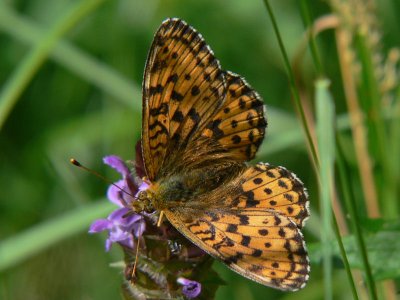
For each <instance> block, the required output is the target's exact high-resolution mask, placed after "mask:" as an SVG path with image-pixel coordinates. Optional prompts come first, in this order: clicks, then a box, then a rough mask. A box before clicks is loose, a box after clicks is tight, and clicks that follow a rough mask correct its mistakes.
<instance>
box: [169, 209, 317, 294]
mask: <svg viewBox="0 0 400 300" xmlns="http://www.w3.org/2000/svg"><path fill="white" fill-rule="evenodd" d="M165 213H166V216H167V218H168V220H169V221H170V222H171V223H172V224H173V225H174V226H175V227H176V228H177V229H178V230H179V231H180V232H181V233H182V234H183V235H185V236H186V237H187V238H188V239H189V240H191V241H192V242H193V243H194V244H196V245H197V246H199V247H200V248H202V249H203V250H204V251H206V252H208V253H209V254H211V255H212V256H214V257H215V258H218V259H220V260H221V261H222V262H224V263H225V264H226V265H227V266H228V267H229V268H231V269H232V270H234V271H236V272H238V273H239V274H241V275H243V276H245V277H248V278H250V279H252V280H254V281H256V282H259V283H261V284H263V285H266V286H270V287H273V288H278V289H281V290H292V291H295V290H298V289H300V288H302V287H304V285H305V283H306V282H307V280H308V274H309V270H310V268H309V261H308V256H307V251H306V248H305V244H304V241H303V236H302V234H301V232H300V230H299V228H298V227H297V226H296V224H295V223H294V222H293V221H292V220H290V218H288V217H286V216H284V215H281V214H279V213H276V212H274V211H268V210H266V211H254V210H235V211H232V210H231V211H227V210H225V211H224V210H220V211H212V212H208V213H204V214H203V215H202V216H201V217H198V218H188V216H187V215H185V214H182V213H181V212H177V211H175V212H173V213H171V212H165Z"/></svg>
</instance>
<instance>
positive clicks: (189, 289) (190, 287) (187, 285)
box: [176, 277, 201, 299]
mask: <svg viewBox="0 0 400 300" xmlns="http://www.w3.org/2000/svg"><path fill="white" fill-rule="evenodd" d="M176 282H178V283H179V284H181V285H183V287H182V293H183V294H184V295H185V296H186V297H187V298H189V299H192V298H196V297H197V296H198V295H200V293H201V284H200V282H197V281H193V280H189V279H186V278H183V277H179V278H178V279H177V280H176Z"/></svg>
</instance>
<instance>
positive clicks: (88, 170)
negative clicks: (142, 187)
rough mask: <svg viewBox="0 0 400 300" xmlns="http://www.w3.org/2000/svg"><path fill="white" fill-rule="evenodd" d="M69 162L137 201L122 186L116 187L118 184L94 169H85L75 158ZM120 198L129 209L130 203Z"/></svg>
mask: <svg viewBox="0 0 400 300" xmlns="http://www.w3.org/2000/svg"><path fill="white" fill-rule="evenodd" d="M69 162H70V163H71V164H73V165H74V166H77V167H78V168H81V169H83V170H85V171H87V172H89V173H90V174H92V175H94V176H96V177H97V178H100V179H101V180H103V181H105V182H107V183H108V184H111V185H113V186H115V187H116V188H117V189H119V190H120V191H121V192H122V193H125V194H126V195H128V196H130V197H132V198H134V199H137V197H135V196H134V195H132V194H131V193H129V192H127V191H125V190H124V189H123V188H121V187H120V186H118V185H116V184H115V183H114V182H112V181H111V180H110V179H108V178H106V177H104V176H103V175H101V174H100V173H98V172H96V171H95V170H92V169H89V168H88V167H85V166H84V165H82V164H81V163H80V162H79V161H77V160H76V159H75V158H71V159H70V160H69ZM120 198H121V202H123V204H124V206H125V207H128V206H129V205H128V203H126V201H125V199H124V198H123V197H120Z"/></svg>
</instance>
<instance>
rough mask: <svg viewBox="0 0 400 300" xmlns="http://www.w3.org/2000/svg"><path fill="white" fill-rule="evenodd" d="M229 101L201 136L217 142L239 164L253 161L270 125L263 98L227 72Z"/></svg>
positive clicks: (237, 77)
mask: <svg viewBox="0 0 400 300" xmlns="http://www.w3.org/2000/svg"><path fill="white" fill-rule="evenodd" d="M225 78H226V81H227V94H226V101H225V102H224V105H223V107H221V109H220V110H219V112H218V113H217V114H216V115H215V116H214V117H213V120H212V121H211V122H210V123H208V125H207V127H206V130H204V132H202V136H207V137H211V138H214V139H216V140H218V142H219V144H220V145H222V146H223V147H224V148H225V149H228V150H229V151H230V152H231V153H232V154H234V157H235V159H237V160H239V161H248V160H251V159H253V158H254V156H255V154H256V152H257V150H258V147H259V146H260V145H261V143H262V141H263V139H264V134H265V128H266V126H267V121H266V119H265V115H264V102H263V101H262V99H261V97H260V96H259V95H258V94H257V93H256V92H255V91H254V90H253V89H252V88H251V87H250V86H249V84H248V83H247V82H246V81H245V80H244V79H243V78H241V77H240V76H239V75H236V74H233V73H232V72H226V75H225Z"/></svg>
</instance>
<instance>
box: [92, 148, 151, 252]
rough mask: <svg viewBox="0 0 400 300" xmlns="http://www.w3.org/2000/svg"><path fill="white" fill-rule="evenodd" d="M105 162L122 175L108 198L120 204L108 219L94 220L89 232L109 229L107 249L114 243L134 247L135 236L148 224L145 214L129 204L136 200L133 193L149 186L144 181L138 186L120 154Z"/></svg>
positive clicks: (109, 191) (108, 193)
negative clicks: (135, 210)
mask: <svg viewBox="0 0 400 300" xmlns="http://www.w3.org/2000/svg"><path fill="white" fill-rule="evenodd" d="M104 163H105V164H107V165H109V166H111V167H112V168H114V169H115V170H117V171H118V172H119V173H121V175H122V180H119V181H117V182H116V183H114V185H110V187H109V188H108V191H107V197H108V199H109V200H110V201H111V202H112V203H114V204H116V205H118V206H119V208H118V209H116V210H115V211H114V212H112V213H111V214H110V215H109V216H108V217H107V219H99V220H96V221H94V222H93V223H92V225H91V226H90V228H89V233H97V232H100V231H104V230H108V238H107V240H106V251H109V250H110V248H111V246H112V244H113V243H119V244H121V245H123V246H126V247H129V248H133V244H134V242H133V236H136V237H140V236H141V235H142V234H143V232H144V230H145V227H146V226H145V220H144V218H143V216H142V215H140V214H138V213H135V212H133V211H132V210H131V209H129V205H130V203H131V202H132V201H136V200H135V198H134V197H133V196H132V195H134V196H136V195H137V193H138V192H139V191H142V190H145V189H147V188H148V187H149V186H148V184H147V183H145V182H143V183H142V184H141V185H140V186H139V187H138V186H137V184H136V183H135V181H134V180H133V178H132V176H131V174H130V171H129V168H128V167H127V166H126V164H125V163H124V162H123V161H122V159H121V158H119V157H118V156H115V155H110V156H106V157H105V158H104ZM117 186H118V187H119V188H118V187H117Z"/></svg>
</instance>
